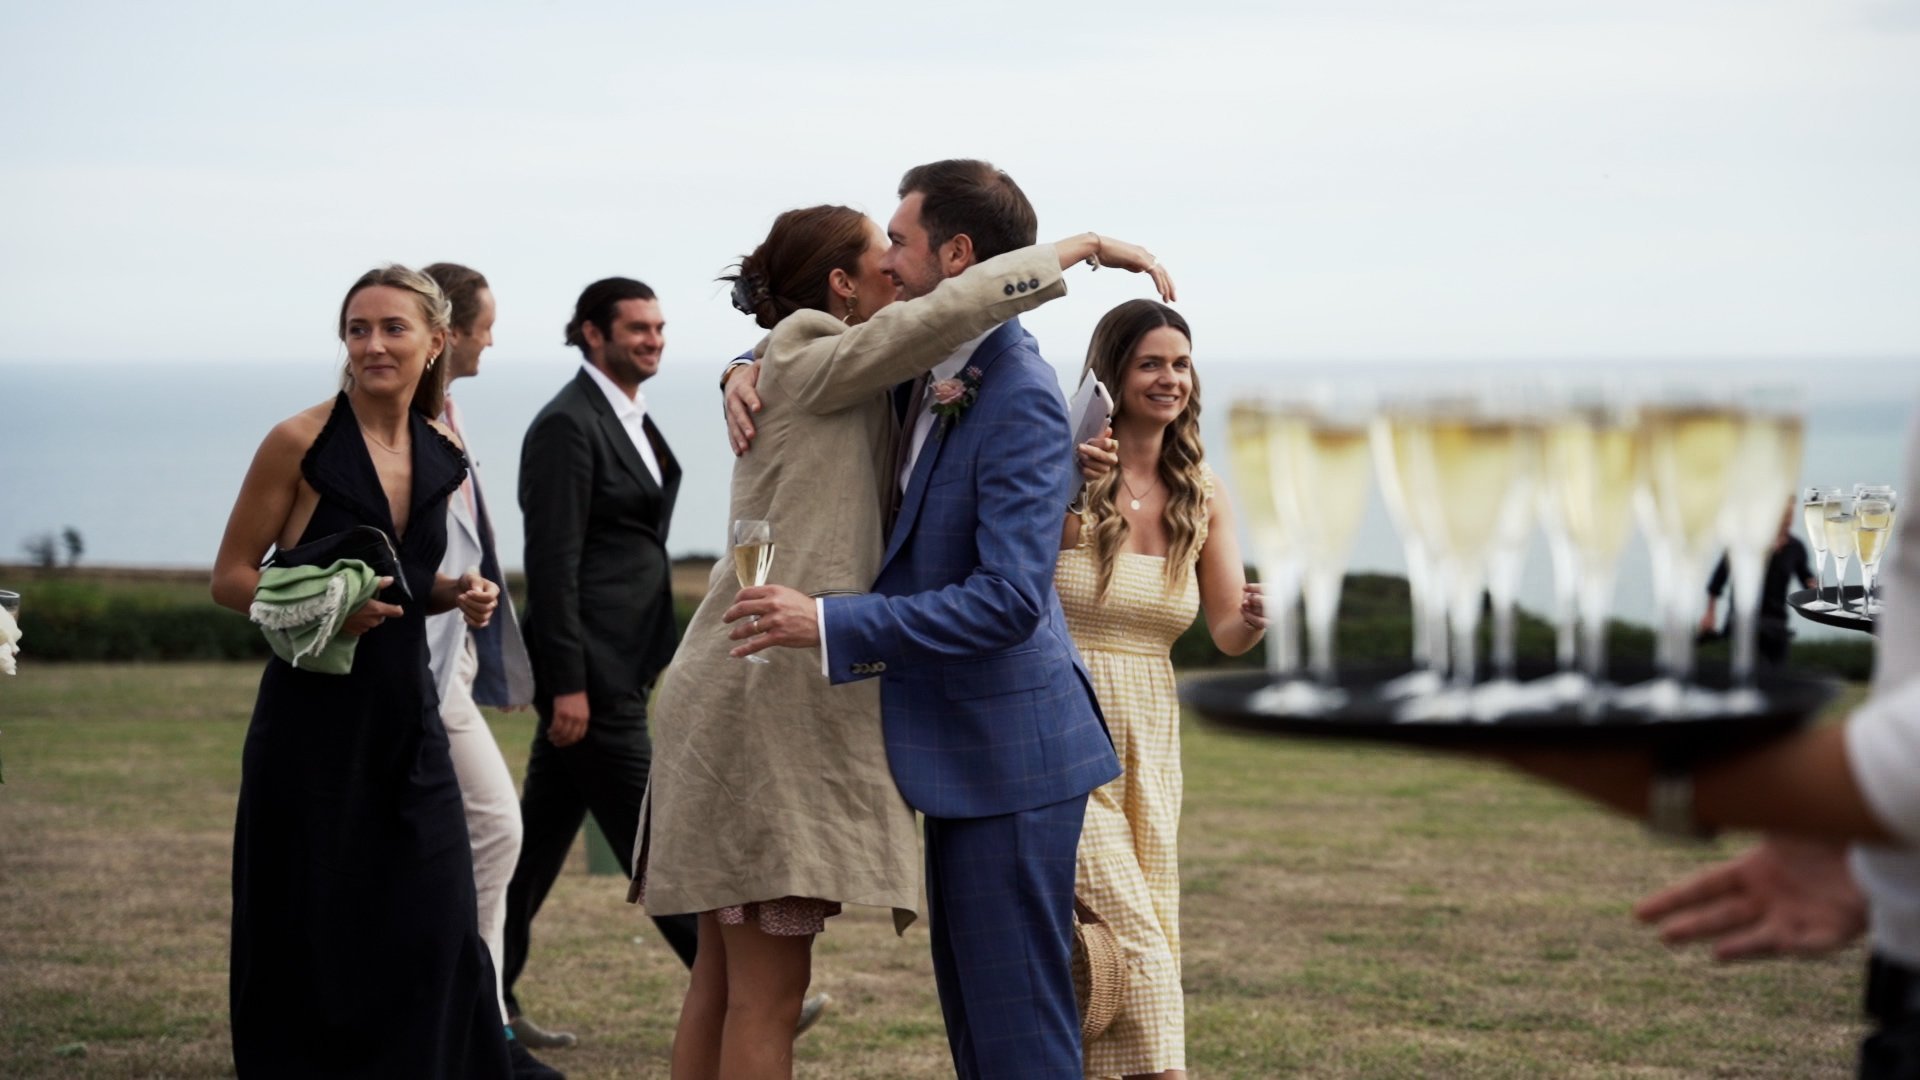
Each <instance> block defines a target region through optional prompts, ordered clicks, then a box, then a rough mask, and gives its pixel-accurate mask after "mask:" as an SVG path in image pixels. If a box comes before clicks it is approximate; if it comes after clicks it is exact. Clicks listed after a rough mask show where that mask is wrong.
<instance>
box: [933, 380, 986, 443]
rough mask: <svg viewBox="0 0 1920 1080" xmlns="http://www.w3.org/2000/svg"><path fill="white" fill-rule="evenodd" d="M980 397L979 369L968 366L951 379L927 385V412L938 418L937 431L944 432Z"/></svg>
mask: <svg viewBox="0 0 1920 1080" xmlns="http://www.w3.org/2000/svg"><path fill="white" fill-rule="evenodd" d="M979 396H980V369H979V368H977V367H973V366H972V365H968V367H967V369H966V370H965V371H962V372H961V373H960V374H959V375H958V376H956V377H955V378H951V379H941V380H940V381H939V382H935V383H928V384H927V400H928V405H927V409H928V411H930V412H932V413H933V415H935V416H937V417H939V418H940V426H939V430H940V431H941V432H943V433H944V432H945V431H946V430H947V429H948V428H950V427H952V426H953V425H954V424H955V423H957V422H959V420H960V417H961V415H962V414H963V413H965V412H966V411H967V410H968V409H969V408H972V406H973V400H974V399H975V398H977V397H979Z"/></svg>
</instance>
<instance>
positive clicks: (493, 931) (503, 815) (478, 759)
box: [440, 634, 521, 1024]
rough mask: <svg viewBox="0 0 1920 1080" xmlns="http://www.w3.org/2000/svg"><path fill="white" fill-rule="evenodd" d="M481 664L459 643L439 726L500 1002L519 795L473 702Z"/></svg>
mask: <svg viewBox="0 0 1920 1080" xmlns="http://www.w3.org/2000/svg"><path fill="white" fill-rule="evenodd" d="M479 671H480V661H479V660H478V659H477V658H476V657H475V655H474V650H473V635H472V634H467V635H464V637H463V638H462V647H461V649H460V655H459V656H457V657H455V658H454V661H453V685H452V687H450V688H449V689H448V690H447V698H446V700H445V701H442V702H441V703H440V723H441V724H442V725H443V726H444V727H445V728H446V729H447V743H448V747H449V749H450V750H451V752H452V754H453V771H454V773H455V774H456V775H458V776H459V778H460V799H461V801H462V802H464V803H465V804H466V808H467V838H468V841H469V842H470V843H471V844H472V845H473V891H474V894H475V896H476V898H477V900H478V901H479V909H480V910H479V915H480V936H481V937H482V938H483V939H485V940H486V943H487V952H488V953H489V954H490V955H491V956H492V958H493V992H494V996H495V997H496V998H499V997H500V966H501V964H503V963H505V961H506V957H505V952H506V946H505V938H506V926H507V884H508V882H510V881H512V880H513V867H514V864H515V863H517V862H518V861H519V860H520V835H521V831H520V793H519V792H518V791H516V790H515V789H514V786H513V773H511V772H510V771H508V769H507V759H506V758H504V757H502V756H501V754H500V744H499V743H497V742H495V741H494V738H493V730H492V729H491V728H489V727H487V720H486V717H484V716H482V715H480V706H478V705H476V704H474V701H473V680H474V677H475V676H476V675H477V674H479ZM506 1021H507V1005H506V1002H505V1001H504V1000H501V1001H500V1022H501V1023H503V1024H504V1023H506Z"/></svg>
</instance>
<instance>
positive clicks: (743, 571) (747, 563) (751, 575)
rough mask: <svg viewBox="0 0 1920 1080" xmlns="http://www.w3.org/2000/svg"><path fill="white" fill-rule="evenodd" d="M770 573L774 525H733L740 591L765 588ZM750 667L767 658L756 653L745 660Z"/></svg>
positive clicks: (746, 522) (753, 521)
mask: <svg viewBox="0 0 1920 1080" xmlns="http://www.w3.org/2000/svg"><path fill="white" fill-rule="evenodd" d="M772 572H773V523H772V522H770V521H760V520H757V519H752V518H742V519H741V520H739V521H735V522H734V523H733V574H734V576H735V577H737V578H739V579H740V587H741V588H743V589H750V588H753V587H754V586H756V585H765V584H766V583H767V575H769V574H771V573H772ZM746 661H747V662H748V663H750V664H765V663H767V662H768V661H767V658H766V657H764V656H761V655H759V654H758V653H755V654H754V655H752V656H748V657H746Z"/></svg>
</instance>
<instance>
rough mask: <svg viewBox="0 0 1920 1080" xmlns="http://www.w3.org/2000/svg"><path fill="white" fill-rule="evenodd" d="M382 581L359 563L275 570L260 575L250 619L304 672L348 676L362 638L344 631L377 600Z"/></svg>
mask: <svg viewBox="0 0 1920 1080" xmlns="http://www.w3.org/2000/svg"><path fill="white" fill-rule="evenodd" d="M379 586H380V577H379V575H378V574H375V573H374V572H373V567H371V566H368V565H367V564H366V563H364V562H361V561H360V560H359V559H341V560H340V561H339V562H336V563H334V564H333V565H331V566H270V567H267V568H266V569H265V570H262V571H260V585H259V587H258V588H256V589H254V590H253V606H252V607H251V608H249V609H248V610H247V617H248V618H250V619H252V620H253V621H254V622H255V623H257V624H258V625H259V627H260V631H261V632H262V633H263V634H265V635H266V637H267V644H269V645H271V646H273V654H274V655H275V656H278V657H279V658H280V659H282V660H285V661H286V662H287V663H289V664H292V665H293V666H294V667H296V668H299V669H300V670H302V671H316V672H319V673H321V674H323V675H345V674H346V673H347V672H349V671H352V670H353V647H354V646H355V645H358V644H359V643H360V639H359V638H355V637H345V636H342V635H341V633H340V626H341V624H343V623H345V622H346V621H347V616H349V615H351V614H353V613H354V612H355V611H357V610H359V608H360V605H362V604H364V603H366V602H367V601H368V600H371V599H373V594H374V593H375V592H377V591H379Z"/></svg>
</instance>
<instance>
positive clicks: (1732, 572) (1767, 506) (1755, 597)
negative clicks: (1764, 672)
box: [1720, 393, 1804, 708]
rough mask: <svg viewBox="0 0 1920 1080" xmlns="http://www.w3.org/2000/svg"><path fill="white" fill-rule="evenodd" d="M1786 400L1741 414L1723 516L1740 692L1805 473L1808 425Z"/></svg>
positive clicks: (1777, 398) (1748, 685)
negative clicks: (1763, 598)
mask: <svg viewBox="0 0 1920 1080" xmlns="http://www.w3.org/2000/svg"><path fill="white" fill-rule="evenodd" d="M1787 400H1788V398H1787V397H1786V396H1785V394H1784V393H1769V394H1768V396H1767V397H1766V399H1765V401H1763V402H1762V401H1759V400H1758V399H1757V401H1756V405H1755V406H1754V407H1750V408H1749V409H1748V410H1747V411H1746V413H1745V414H1744V415H1743V416H1742V417H1741V419H1740V440H1739V448H1738V449H1737V450H1736V451H1735V458H1734V473H1733V477H1732V484H1731V486H1730V488H1729V491H1728V498H1727V504H1726V511H1725V513H1724V514H1722V515H1721V519H1720V534H1721V541H1722V542H1723V543H1724V544H1725V545H1726V549H1727V570H1728V576H1729V577H1730V578H1731V581H1732V585H1733V649H1732V663H1731V665H1730V674H1731V684H1732V686H1733V688H1734V690H1735V692H1736V693H1740V692H1742V691H1750V690H1752V688H1753V672H1754V660H1755V656H1756V649H1755V646H1756V644H1757V640H1756V638H1757V634H1758V631H1759V626H1760V619H1759V613H1760V594H1761V591H1762V586H1763V585H1764V583H1765V579H1766V570H1767V560H1768V558H1769V556H1770V555H1771V553H1772V551H1773V545H1774V540H1775V539H1776V538H1777V537H1778V536H1779V535H1780V530H1781V528H1782V527H1783V526H1785V525H1786V524H1788V523H1789V522H1790V521H1791V517H1790V515H1791V514H1792V512H1793V503H1792V499H1793V485H1794V481H1795V480H1797V479H1798V478H1799V476H1800V449H1801V444H1802V441H1803V438H1804V425H1803V423H1802V421H1801V418H1800V417H1799V416H1798V415H1797V414H1795V413H1792V412H1790V411H1787V410H1786V409H1785V408H1784V407H1782V406H1784V403H1785V402H1786V401H1787ZM1744 697H1745V700H1744V701H1743V702H1742V703H1741V704H1742V705H1743V706H1745V707H1748V708H1751V707H1754V706H1757V705H1758V704H1760V703H1759V701H1758V700H1757V699H1756V698H1754V697H1753V696H1752V695H1751V694H1746V695H1744Z"/></svg>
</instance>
